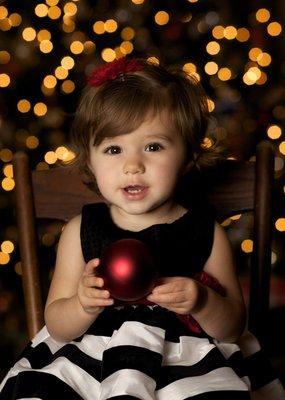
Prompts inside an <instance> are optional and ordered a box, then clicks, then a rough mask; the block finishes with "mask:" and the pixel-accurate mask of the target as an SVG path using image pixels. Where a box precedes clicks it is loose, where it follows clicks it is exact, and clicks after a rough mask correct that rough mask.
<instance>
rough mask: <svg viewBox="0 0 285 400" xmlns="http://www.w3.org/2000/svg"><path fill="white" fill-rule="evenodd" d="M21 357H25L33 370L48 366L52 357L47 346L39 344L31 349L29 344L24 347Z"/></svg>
mask: <svg viewBox="0 0 285 400" xmlns="http://www.w3.org/2000/svg"><path fill="white" fill-rule="evenodd" d="M21 357H25V358H26V359H27V360H28V361H29V363H30V364H31V367H32V368H33V369H40V368H43V367H44V366H46V365H48V364H50V363H51V361H52V360H53V358H54V355H53V354H52V352H51V351H50V348H49V347H48V345H47V344H46V343H44V342H41V343H39V344H38V345H37V346H35V347H31V345H30V344H29V345H28V346H26V348H25V349H24V351H23V352H22V354H21Z"/></svg>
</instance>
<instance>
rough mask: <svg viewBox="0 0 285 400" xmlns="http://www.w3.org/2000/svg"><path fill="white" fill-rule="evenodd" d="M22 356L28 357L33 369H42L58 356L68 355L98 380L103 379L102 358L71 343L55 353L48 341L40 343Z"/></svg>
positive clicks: (70, 359) (72, 361)
mask: <svg viewBox="0 0 285 400" xmlns="http://www.w3.org/2000/svg"><path fill="white" fill-rule="evenodd" d="M22 356H23V357H25V358H27V360H28V361H29V363H30V364H31V369H41V368H44V367H45V366H47V365H50V364H51V363H52V362H54V361H55V360H56V359H57V358H58V357H66V358H67V359H68V360H69V361H70V362H71V363H73V364H75V365H77V366H78V367H80V368H82V369H83V370H85V371H86V372H87V373H88V374H89V375H91V376H92V377H93V378H95V379H96V380H97V381H98V382H100V381H101V364H102V362H101V360H97V359H96V358H93V357H90V356H89V355H87V354H86V353H84V352H83V351H82V350H80V349H79V348H78V347H77V346H76V345H74V344H72V343H70V344H66V345H64V346H63V347H61V348H60V349H59V350H58V351H57V352H55V354H52V353H51V351H50V349H49V347H48V345H47V344H46V343H40V344H38V345H37V346H36V347H34V348H27V349H26V351H25V352H23V353H22Z"/></svg>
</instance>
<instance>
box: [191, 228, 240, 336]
mask: <svg viewBox="0 0 285 400" xmlns="http://www.w3.org/2000/svg"><path fill="white" fill-rule="evenodd" d="M204 271H205V272H207V273H208V274H209V275H211V276H213V277H215V278H216V279H217V280H218V281H219V283H220V284H221V285H222V286H223V288H224V289H225V291H226V295H225V297H222V296H220V295H219V294H218V293H216V292H215V291H214V290H212V289H210V288H208V287H206V286H203V287H199V289H200V290H201V291H202V296H201V297H202V299H203V300H202V301H201V304H200V306H199V304H198V305H197V309H196V310H195V308H194V309H193V310H192V311H191V314H192V316H193V317H194V318H195V319H196V320H197V322H198V323H199V324H200V325H201V327H202V328H203V329H204V330H205V332H207V333H208V334H209V335H210V336H212V337H214V338H216V339H218V340H222V341H229V342H234V341H235V340H237V339H238V337H239V336H240V335H241V333H242V332H243V330H244V327H245V322H246V311H245V304H244V300H243V295H242V291H241V288H240V285H239V281H238V278H237V275H236V270H235V265H234V261H233V255H232V250H231V245H230V242H229V239H228V237H227V235H226V233H225V231H224V229H223V228H222V227H221V226H220V225H219V224H218V223H216V224H215V233H214V242H213V247H212V252H211V255H210V257H209V258H208V260H207V262H206V264H205V266H204Z"/></svg>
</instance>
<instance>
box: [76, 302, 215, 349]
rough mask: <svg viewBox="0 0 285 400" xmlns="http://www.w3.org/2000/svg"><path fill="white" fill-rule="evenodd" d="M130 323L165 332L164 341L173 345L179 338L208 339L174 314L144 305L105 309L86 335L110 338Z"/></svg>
mask: <svg viewBox="0 0 285 400" xmlns="http://www.w3.org/2000/svg"><path fill="white" fill-rule="evenodd" d="M131 321H133V322H140V323H142V324H144V325H149V326H153V327H157V328H160V329H163V330H165V331H166V334H165V335H166V336H165V340H167V341H170V342H173V343H179V341H180V337H181V336H187V337H200V338H209V337H208V336H207V335H206V334H205V333H204V332H201V333H194V332H191V331H190V330H189V328H188V327H187V326H186V325H185V324H184V323H183V322H181V321H180V320H179V319H178V318H177V317H176V315H175V313H173V312H170V311H168V310H166V309H163V308H161V307H154V308H153V309H150V308H148V307H147V306H145V305H137V306H136V308H134V307H133V306H130V305H128V306H125V307H124V308H122V309H115V308H114V307H108V308H105V310H104V311H103V312H102V313H101V314H100V315H99V316H98V317H97V319H96V321H95V322H94V323H93V324H92V325H91V326H90V327H89V328H88V330H87V332H86V334H90V335H96V336H107V337H111V336H112V335H113V332H114V330H119V329H120V328H121V326H122V324H123V323H124V322H131ZM78 340H80V338H78Z"/></svg>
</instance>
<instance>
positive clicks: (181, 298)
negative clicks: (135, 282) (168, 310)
mask: <svg viewBox="0 0 285 400" xmlns="http://www.w3.org/2000/svg"><path fill="white" fill-rule="evenodd" d="M182 293H183V292H175V293H173V292H171V293H165V294H164V293H159V294H156V293H153V294H150V295H149V296H147V300H149V301H153V302H154V303H166V304H171V303H183V302H185V301H186V299H185V295H183V294H182Z"/></svg>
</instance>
